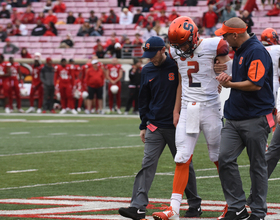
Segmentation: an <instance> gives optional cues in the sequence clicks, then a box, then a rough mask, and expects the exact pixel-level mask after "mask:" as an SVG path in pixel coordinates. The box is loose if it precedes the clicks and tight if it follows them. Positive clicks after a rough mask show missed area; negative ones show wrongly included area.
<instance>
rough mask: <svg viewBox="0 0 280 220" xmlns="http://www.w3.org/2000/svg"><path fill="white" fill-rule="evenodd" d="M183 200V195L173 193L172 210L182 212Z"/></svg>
mask: <svg viewBox="0 0 280 220" xmlns="http://www.w3.org/2000/svg"><path fill="white" fill-rule="evenodd" d="M181 202H182V195H181V194H178V193H172V196H171V202H170V206H172V210H173V211H175V212H176V213H177V214H179V212H180V205H181Z"/></svg>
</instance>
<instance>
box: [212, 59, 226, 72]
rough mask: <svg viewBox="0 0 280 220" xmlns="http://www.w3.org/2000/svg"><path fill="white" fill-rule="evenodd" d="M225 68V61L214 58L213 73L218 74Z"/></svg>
mask: <svg viewBox="0 0 280 220" xmlns="http://www.w3.org/2000/svg"><path fill="white" fill-rule="evenodd" d="M225 70H227V65H226V64H225V63H220V61H219V60H216V63H215V64H214V71H215V73H217V74H220V73H222V72H223V71H225Z"/></svg>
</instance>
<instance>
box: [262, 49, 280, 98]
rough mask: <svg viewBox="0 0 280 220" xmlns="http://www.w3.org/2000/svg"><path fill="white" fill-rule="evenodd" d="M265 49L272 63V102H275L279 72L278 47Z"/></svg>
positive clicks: (279, 54) (279, 50) (279, 55)
mask: <svg viewBox="0 0 280 220" xmlns="http://www.w3.org/2000/svg"><path fill="white" fill-rule="evenodd" d="M265 48H266V49H267V51H268V52H269V54H270V56H271V59H272V63H273V94H274V100H275V101H276V93H277V91H278V88H279V76H280V72H279V68H278V65H279V58H280V45H272V46H266V47H265ZM278 95H279V94H278Z"/></svg>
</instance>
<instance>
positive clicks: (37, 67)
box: [26, 53, 44, 113]
mask: <svg viewBox="0 0 280 220" xmlns="http://www.w3.org/2000/svg"><path fill="white" fill-rule="evenodd" d="M40 58H41V54H40V53H35V60H34V64H33V65H32V73H31V75H32V83H31V90H30V96H29V101H30V107H29V109H28V110H27V111H26V113H30V112H35V108H34V95H35V93H36V91H38V96H39V98H38V109H37V113H41V112H42V110H41V108H42V105H43V90H44V89H43V85H42V82H41V79H40V73H41V69H42V68H43V64H41V61H40Z"/></svg>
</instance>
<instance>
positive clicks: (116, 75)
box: [107, 58, 123, 114]
mask: <svg viewBox="0 0 280 220" xmlns="http://www.w3.org/2000/svg"><path fill="white" fill-rule="evenodd" d="M122 76H123V70H122V66H121V64H118V59H117V58H113V59H112V64H108V65H107V79H108V80H109V85H108V90H109V91H108V94H109V108H110V111H111V112H112V110H113V104H114V94H113V93H112V92H111V86H112V85H117V86H118V87H119V90H118V92H117V93H116V94H115V95H116V103H117V109H116V110H117V112H118V114H121V110H120V108H121V81H120V80H121V78H122Z"/></svg>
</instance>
